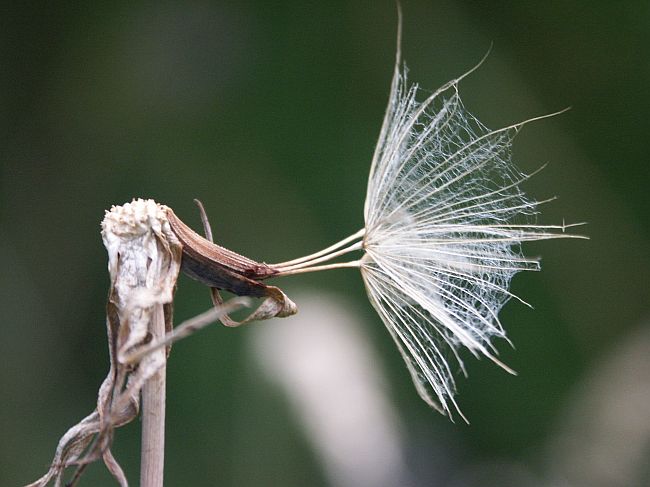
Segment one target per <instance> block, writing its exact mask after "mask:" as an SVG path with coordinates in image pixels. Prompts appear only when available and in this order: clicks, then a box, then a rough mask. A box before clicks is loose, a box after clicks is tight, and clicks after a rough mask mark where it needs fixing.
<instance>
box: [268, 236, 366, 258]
mask: <svg viewBox="0 0 650 487" xmlns="http://www.w3.org/2000/svg"><path fill="white" fill-rule="evenodd" d="M365 232H366V230H365V228H362V229H361V230H359V231H358V232H356V233H354V234H352V235H350V236H349V237H347V238H344V239H343V240H341V241H340V242H336V243H335V244H334V245H330V246H329V247H327V248H325V249H323V250H320V251H318V252H315V253H313V254H310V255H306V256H304V257H300V258H299V259H293V260H288V261H286V262H280V263H279V264H271V267H287V266H292V265H295V264H300V263H301V262H305V261H308V260H312V259H315V258H317V257H320V256H321V255H325V254H328V253H330V252H332V251H334V250H336V249H338V248H340V247H343V246H344V245H346V244H348V243H350V242H352V241H354V240H356V239H358V238H361V237H363V235H364V234H365Z"/></svg>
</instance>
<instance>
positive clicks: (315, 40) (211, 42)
mask: <svg viewBox="0 0 650 487" xmlns="http://www.w3.org/2000/svg"><path fill="white" fill-rule="evenodd" d="M403 10H404V40H403V52H404V58H405V60H406V62H407V64H408V66H409V68H410V77H411V79H412V80H416V81H417V82H418V83H420V85H421V86H423V87H424V88H426V89H428V90H433V89H434V88H436V87H437V86H439V85H440V84H442V83H443V82H445V81H447V80H448V79H450V78H452V77H455V76H457V75H459V74H461V73H463V72H464V71H466V70H467V69H468V68H469V67H471V66H473V65H474V64H475V63H476V62H477V61H478V60H479V59H480V58H481V57H482V56H483V54H484V53H485V52H486V51H487V50H488V48H489V46H490V44H491V43H494V47H493V50H492V53H491V54H490V56H489V58H488V60H487V62H486V63H485V64H484V65H483V66H481V68H480V69H479V70H478V71H477V72H476V73H474V74H473V75H472V76H470V77H469V78H468V79H466V80H465V81H463V83H462V85H461V95H462V96H463V99H464V102H465V104H466V106H467V107H468V108H469V109H470V111H472V112H473V113H474V114H475V115H477V116H478V117H479V119H480V120H481V121H483V122H484V123H485V124H486V125H488V126H490V127H498V126H502V125H505V124H509V123H511V122H513V121H519V120H522V119H525V118H529V117H531V116H536V115H540V114H545V113H549V112H552V111H556V110H558V109H562V108H565V107H567V106H571V107H572V110H571V111H569V112H568V113H565V114H563V115H561V116H559V117H555V118H551V119H547V120H544V121H541V122H538V123H535V124H532V125H530V126H527V127H526V129H525V130H524V131H523V132H522V133H521V134H520V135H519V136H518V138H517V140H516V141H515V148H514V158H515V160H516V162H517V164H518V165H519V167H520V168H521V169H522V170H524V171H528V172H530V171H532V170H534V169H536V168H537V167H539V166H540V165H542V164H543V163H546V162H549V166H548V167H547V168H546V169H545V170H544V171H542V172H541V173H540V174H539V175H537V176H536V177H535V178H534V179H532V180H531V181H530V182H527V183H526V185H525V189H526V190H527V192H528V194H529V195H532V196H534V197H535V198H538V199H544V198H546V197H550V196H554V195H558V196H559V199H558V200H557V201H555V202H552V203H550V204H547V205H545V206H544V207H543V216H542V218H541V220H542V221H543V222H544V223H559V222H561V221H562V220H563V219H566V221H567V222H575V221H586V222H588V223H589V225H588V226H587V227H585V228H584V230H583V231H584V233H586V234H588V235H589V236H590V237H591V240H589V241H554V242H542V243H539V244H533V245H529V246H528V247H527V249H526V250H527V253H528V254H529V255H533V256H534V255H543V271H542V272H541V273H529V274H526V275H519V276H517V277H516V278H515V280H514V283H513V288H514V292H515V293H517V294H518V295H520V296H522V297H523V298H524V299H526V300H527V301H529V302H530V303H532V304H533V305H534V306H535V308H536V309H535V310H534V311H533V310H530V309H527V308H526V307H524V306H523V305H521V304H518V303H516V302H511V303H510V304H508V306H506V308H505V309H504V310H503V312H502V314H501V317H502V322H503V323H504V324H505V326H506V328H507V330H508V333H509V336H510V338H511V339H512V341H513V343H514V344H515V346H516V350H512V349H510V348H509V346H508V345H507V344H506V343H502V344H500V350H501V351H502V358H503V360H504V361H505V362H506V363H508V364H509V365H510V366H512V367H513V368H514V369H516V370H517V371H518V372H519V376H518V377H512V376H509V375H508V374H505V373H504V372H503V371H501V370H499V369H498V368H496V367H495V366H493V365H492V364H491V363H487V362H486V361H482V362H479V361H476V360H474V359H472V358H470V357H468V359H467V365H468V369H469V378H468V379H467V380H465V379H463V378H459V381H458V382H459V389H460V392H459V396H458V401H459V404H460V405H461V407H462V409H463V411H464V413H465V415H466V416H467V417H468V418H469V419H470V421H471V425H469V426H468V425H465V424H463V423H455V424H454V423H451V422H449V421H448V420H447V419H446V418H444V417H442V416H440V415H438V414H437V413H435V412H433V411H431V410H429V409H428V408H427V406H426V405H425V404H424V403H423V402H422V401H421V400H420V399H419V398H418V397H417V394H416V393H415V390H414V388H413V386H412V384H411V381H410V378H409V377H408V374H407V372H406V370H405V367H404V366H403V363H402V360H401V358H400V356H399V354H398V353H397V351H396V349H395V347H394V345H393V343H392V341H391V338H390V336H389V335H388V333H386V331H385V329H384V328H383V325H382V323H381V321H380V319H379V318H378V316H377V315H376V314H375V313H374V311H373V310H372V308H371V307H370V305H369V304H368V301H367V299H366V297H365V292H364V289H363V285H362V281H361V279H360V278H359V275H358V273H357V272H353V271H351V270H350V271H348V270H341V271H337V272H332V273H324V274H316V275H313V276H311V275H310V276H304V277H302V276H300V277H292V278H286V279H284V280H282V281H278V282H277V283H278V285H280V286H282V287H283V289H286V291H287V292H288V294H289V295H290V296H291V295H292V293H294V294H295V293H296V291H299V294H298V295H301V294H300V293H302V295H309V296H311V298H310V299H309V300H308V302H309V303H314V302H316V303H317V302H318V296H319V295H321V294H322V295H327V296H329V298H328V299H333V300H334V302H335V301H336V299H339V298H340V299H342V300H343V301H342V302H341V310H349V312H350V313H352V314H353V315H354V316H355V317H356V320H357V321H360V322H361V325H360V328H359V330H360V333H362V334H363V336H365V337H367V339H368V341H369V343H370V346H371V347H372V350H373V353H374V354H375V355H374V356H375V357H379V359H377V360H376V363H373V368H374V369H375V370H376V371H379V372H378V373H380V374H381V377H383V380H384V381H385V384H386V387H385V394H386V396H385V399H386V401H387V402H388V404H390V405H391V407H392V411H393V412H394V414H393V416H392V419H391V421H393V422H394V424H398V425H399V434H398V436H399V441H398V442H397V444H399V445H400V451H399V452H398V456H399V457H400V458H402V460H403V470H402V471H400V472H399V474H396V476H395V478H399V479H400V480H395V481H394V482H396V483H398V484H399V485H410V486H425V485H427V486H428V485H444V486H454V487H457V486H465V485H467V486H473V485H481V486H490V485H494V486H508V485H512V486H527V485H531V486H542V485H543V486H547V485H548V486H550V485H562V486H583V485H584V486H619V485H620V486H643V485H650V467H648V465H650V313H649V311H650V306H649V301H648V294H649V293H648V284H649V283H650V278H649V277H648V271H649V270H650V265H649V261H650V245H649V239H650V218H648V214H649V210H650V205H649V198H648V187H650V169H649V168H650V164H648V155H647V153H648V150H647V148H648V127H649V124H648V119H647V118H648V117H647V115H648V113H650V89H649V88H648V87H649V85H650V49H649V48H650V44H649V43H648V39H650V4H649V3H648V2H578V1H569V2H537V3H532V2H516V1H505V2H453V1H451V0H449V1H440V2H425V1H417V0H414V1H410V0H404V2H403ZM0 23H1V26H2V27H1V28H0V35H1V36H2V37H1V39H2V41H1V44H0V49H1V56H2V62H1V65H0V66H1V68H0V83H1V85H0V88H1V89H0V97H1V98H0V99H1V105H0V107H1V109H0V117H1V118H0V120H2V124H3V130H2V139H1V140H2V142H1V144H0V150H1V154H0V160H1V161H2V166H1V167H2V173H1V179H0V198H1V202H2V203H1V207H0V218H1V220H0V222H1V227H0V228H1V230H0V249H1V251H0V266H1V269H2V271H1V272H0V310H2V311H1V316H2V320H1V321H2V326H1V328H0V357H1V359H2V367H0V435H1V437H2V441H0V485H7V486H9V485H21V484H24V483H27V482H29V481H32V480H35V479H36V478H37V477H39V476H40V475H42V474H43V473H44V472H45V470H46V468H47V465H48V464H49V462H50V460H51V458H52V456H53V454H54V449H55V447H56V444H57V442H58V439H59V437H60V436H61V435H62V434H63V433H64V432H65V431H66V430H67V429H68V428H69V427H70V426H72V425H73V424H75V423H76V422H77V421H78V420H80V419H81V418H82V417H84V416H85V415H86V414H87V413H89V412H90V411H91V410H92V409H93V407H94V402H95V398H96V392H97V388H98V386H99V384H100V383H101V381H102V379H103V378H104V376H105V374H106V371H107V369H108V357H107V346H106V337H105V328H104V304H105V296H106V293H107V289H108V277H107V271H106V260H107V258H106V254H105V250H104V248H103V246H102V242H101V239H100V235H99V223H100V221H101V219H102V217H103V212H104V210H105V209H108V208H110V206H111V205H113V204H121V203H124V202H126V201H129V200H130V199H131V198H132V197H150V198H154V199H156V200H157V201H159V202H162V203H165V204H167V205H169V206H171V207H172V208H174V210H175V211H176V213H177V214H178V215H180V216H181V217H182V218H183V219H184V220H185V221H186V222H188V223H189V224H191V225H193V226H194V227H195V228H199V226H200V221H199V218H198V213H197V211H196V209H195V207H194V205H193V203H192V198H200V199H202V200H203V202H204V204H205V206H206V208H207V211H208V214H209V215H210V216H211V221H212V225H213V230H214V232H215V237H216V239H217V241H218V242H219V243H221V244H223V245H225V246H226V247H228V248H231V249H233V250H236V251H238V252H240V253H243V254H244V255H248V256H250V257H252V258H256V259H259V260H265V261H267V262H277V261H282V260H288V259H292V258H295V257H298V256H300V255H304V254H305V253H309V252H311V251H315V250H318V249H320V248H322V247H324V246H325V245H328V244H329V243H331V242H333V241H336V240H339V239H340V238H343V237H345V236H347V235H348V234H350V233H352V232H353V231H356V230H357V229H358V228H360V227H361V226H362V208H363V201H364V197H365V185H366V177H367V173H368V169H369V161H370V158H371V156H372V151H373V148H374V143H375V141H376V138H377V135H378V131H379V128H380V124H381V120H382V117H383V112H384V108H385V104H386V100H387V95H388V89H389V83H390V78H391V74H392V69H393V59H394V43H395V30H396V12H395V5H394V3H393V2H391V1H385V2H384V1H381V2H374V1H359V2H353V3H352V2H350V3H348V2H304V1H299V2H297V1H294V2H283V3H277V4H276V3H275V2H263V1H242V2H200V1H199V2H174V1H165V2H159V3H154V2H152V3H150V2H110V3H108V2H107V3H87V4H81V3H72V2H70V3H63V2H61V3H59V2H47V3H46V2H42V3H39V2H24V3H23V2H13V3H9V4H8V5H7V4H5V5H4V6H3V8H2V15H1V16H0ZM314 296H315V298H314ZM296 300H297V304H298V305H299V306H301V301H300V299H298V298H296ZM328 303H330V301H328ZM208 306H209V299H208V294H207V291H206V290H205V289H203V288H202V287H201V286H199V285H197V284H196V283H194V282H192V281H190V280H188V279H186V278H182V279H181V281H180V286H179V291H178V295H177V300H176V321H177V322H180V321H181V320H183V319H185V318H188V317H191V316H193V315H194V314H197V313H198V312H201V311H203V310H205V309H207V307H208ZM341 310H337V313H338V312H341ZM302 311H304V313H305V314H306V315H307V314H308V313H309V312H310V310H309V309H306V310H305V309H304V308H302ZM326 314H327V313H326ZM292 319H295V320H298V319H300V315H299V316H298V317H296V318H292ZM276 325H277V326H281V325H280V324H279V321H277V320H274V321H270V322H264V323H261V324H254V325H251V326H247V327H244V328H241V329H235V330H230V329H224V328H220V327H216V326H215V327H210V328H208V329H207V330H204V331H203V332H202V333H201V334H200V335H198V336H194V337H191V338H189V339H187V340H186V341H185V342H182V343H180V344H178V345H177V346H176V347H175V348H174V350H173V353H172V356H171V359H170V362H169V369H168V410H167V425H168V431H167V449H166V455H167V464H166V485H197V486H201V485H206V486H207V485H210V486H258V485H265V486H276V485H278V486H279V485H282V486H304V485H315V486H316V485H363V484H362V482H361V480H359V482H358V483H353V482H352V481H349V480H347V481H342V480H340V479H339V480H336V475H335V474H333V473H332V465H331V464H328V462H327V461H324V460H323V458H322V455H321V454H320V453H319V449H318V446H317V444H318V439H317V438H316V439H314V437H313V435H312V436H310V435H308V434H306V433H305V430H306V428H307V429H308V426H307V427H306V425H305V422H304V421H302V420H299V419H298V418H300V417H303V416H301V415H300V413H299V412H297V411H296V407H295V404H294V403H293V402H292V400H291V398H290V397H287V391H286V390H285V389H282V388H281V387H277V386H276V385H275V384H277V383H276V382H273V381H269V380H268V377H267V376H268V374H264V373H263V371H262V369H263V368H264V367H263V365H262V366H260V364H259V362H258V361H257V357H256V354H255V353H253V352H252V350H254V348H252V347H251V346H250V342H251V340H255V338H254V335H255V334H256V333H257V331H259V329H260V327H264V328H265V331H268V330H267V329H272V328H273V327H274V326H276ZM301 326H304V327H309V323H308V322H304V323H303V324H302V325H301ZM287 346H288V347H291V344H290V343H288V344H287ZM336 365H337V363H334V361H333V363H332V368H335V367H336ZM342 387H343V386H342ZM326 400H328V401H331V404H330V405H329V406H328V407H329V409H330V410H331V411H332V414H335V415H336V412H337V411H347V409H348V406H349V405H346V404H344V403H337V402H336V401H335V400H334V399H333V398H331V397H325V395H324V397H323V401H326ZM307 416H308V415H307ZM350 434H352V433H350ZM333 441H334V442H336V441H337V439H336V438H334V439H333ZM114 453H115V456H116V457H117V459H118V461H120V462H121V463H122V465H123V467H124V468H125V470H126V472H127V476H128V477H129V479H130V480H131V483H132V485H137V478H138V464H139V421H135V422H133V423H132V424H130V425H128V426H126V427H125V428H123V429H121V430H120V431H119V432H118V434H117V437H116V440H115V444H114ZM366 453H367V455H372V452H370V451H368V452H364V451H360V452H357V453H353V455H356V454H358V455H360V457H359V458H361V456H363V455H364V454H366ZM346 482H347V483H346ZM387 483H388V480H387ZM81 485H95V486H109V485H115V483H114V481H113V480H112V479H111V478H110V477H109V475H108V474H107V473H106V471H105V469H104V467H103V465H99V464H97V465H93V466H92V468H90V469H89V471H88V473H87V477H86V478H84V481H82V484H81Z"/></svg>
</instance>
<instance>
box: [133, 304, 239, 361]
mask: <svg viewBox="0 0 650 487" xmlns="http://www.w3.org/2000/svg"><path fill="white" fill-rule="evenodd" d="M249 305H250V299H248V298H246V297H237V298H233V299H230V300H228V302H227V303H224V304H222V305H220V306H215V307H214V308H211V309H209V310H208V311H206V312H204V313H201V314H200V315H197V316H194V317H193V318H190V319H189V320H187V321H184V322H183V323H181V324H180V325H178V326H175V327H174V329H173V330H172V331H170V332H169V333H167V334H166V335H163V336H161V337H158V338H157V339H154V340H152V341H151V342H149V343H148V344H147V345H144V346H142V347H140V348H138V349H137V350H135V351H134V352H131V353H130V354H129V355H125V356H123V357H120V361H121V362H123V363H125V364H133V363H137V362H139V361H140V360H142V358H143V357H145V356H146V355H149V354H150V353H152V352H155V351H156V350H160V349H161V348H163V347H166V346H167V345H171V344H172V343H174V342H176V341H178V340H181V339H182V338H185V337H187V336H189V335H191V334H193V333H194V332H196V331H198V330H200V329H201V328H204V327H206V326H208V325H209V324H211V323H214V322H215V321H218V320H219V319H221V318H222V317H223V316H224V315H227V314H228V313H232V312H234V311H237V310H238V309H241V308H242V307H244V306H249Z"/></svg>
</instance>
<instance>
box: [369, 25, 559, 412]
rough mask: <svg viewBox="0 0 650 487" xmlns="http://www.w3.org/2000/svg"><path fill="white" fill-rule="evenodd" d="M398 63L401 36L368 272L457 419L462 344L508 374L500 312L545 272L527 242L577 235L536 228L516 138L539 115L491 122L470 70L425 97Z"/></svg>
mask: <svg viewBox="0 0 650 487" xmlns="http://www.w3.org/2000/svg"><path fill="white" fill-rule="evenodd" d="M400 64H401V62H400V53H399V35H398V53H397V56H396V64H395V71H394V75H393V81H392V85H391V92H390V98H389V101H388V108H387V110H386V115H385V118H384V122H383V126H382V129H381V133H380V136H379V141H378V143H377V148H376V150H375V154H374V157H373V161H372V166H371V169H370V178H369V182H368V193H367V197H366V203H365V210H364V213H365V222H366V232H365V236H364V244H363V247H364V249H365V250H366V255H365V256H364V258H363V259H362V261H361V272H362V275H363V279H364V281H365V284H366V288H367V290H368V295H369V297H370V300H371V302H372V304H373V306H374V307H375V309H376V310H377V312H378V313H379V315H380V316H381V318H382V320H383V322H384V323H385V325H386V327H387V328H388V331H389V332H390V333H391V335H392V336H393V338H394V339H395V342H396V343H397V346H398V347H399V349H400V351H401V353H402V355H403V356H404V359H405V361H406V364H407V366H408V368H409V370H410V372H411V375H412V377H413V380H414V382H415V385H416V387H417V390H418V392H419V394H420V396H421V397H422V398H423V399H424V400H425V401H426V402H427V403H428V404H430V405H431V406H432V407H434V408H436V409H437V410H439V411H440V412H442V413H443V414H450V413H451V410H450V404H453V406H454V408H455V409H456V410H458V406H457V405H456V403H455V401H454V397H453V396H454V394H455V383H454V378H453V375H454V372H455V370H454V369H456V368H459V369H460V370H462V371H463V372H464V368H463V362H462V360H461V359H460V357H459V354H458V352H459V350H460V349H461V348H462V347H466V348H467V349H469V351H470V352H471V353H472V354H473V355H475V356H477V357H479V356H481V355H484V356H487V357H489V358H490V359H492V360H494V361H495V362H497V363H498V364H499V365H501V366H503V367H504V368H506V369H507V367H505V366H504V365H503V364H501V363H500V362H499V361H498V360H497V359H496V358H495V354H496V351H495V349H494V347H493V345H492V343H491V339H492V337H499V338H505V332H504V330H503V328H502V327H501V324H500V322H499V319H498V313H499V311H500V309H501V308H502V307H503V305H504V304H505V303H506V302H507V301H508V299H509V298H510V297H513V295H512V294H511V293H510V292H509V291H508V286H509V283H510V280H511V279H512V277H513V275H514V274H515V273H517V272H518V271H520V270H538V269H539V262H538V261H537V260H531V259H527V258H525V257H524V256H523V255H522V253H521V251H520V244H521V242H523V241H527V240H541V239H548V238H558V237H570V236H571V235H567V234H564V233H554V232H557V231H561V232H563V231H564V229H565V227H566V226H565V225H561V226H555V225H550V226H541V225H536V224H535V221H534V215H535V214H536V206H537V204H538V203H537V202H535V201H533V200H530V199H528V198H526V197H525V195H524V194H523V193H522V191H521V190H520V188H519V185H520V184H521V183H522V182H523V181H525V180H526V179H527V178H528V177H530V176H529V175H525V174H523V173H521V172H520V171H519V170H517V168H516V167H515V166H514V165H513V164H512V161H511V154H510V153H511V143H512V140H513V137H514V136H515V135H516V133H517V132H518V130H519V129H520V128H521V127H522V126H523V125H524V124H525V123H527V122H529V121H531V120H528V121H526V122H523V123H519V124H516V125H512V126H509V127H505V128H502V129H498V130H490V129H488V128H487V127H485V126H484V125H483V124H482V123H481V122H479V121H478V120H477V119H476V118H475V117H474V116H473V115H472V114H471V113H469V112H468V111H467V110H466V109H465V107H464V106H463V103H462V102H461V99H460V97H459V93H458V84H459V82H460V81H461V79H462V78H463V77H464V76H467V74H469V72H468V73H466V74H465V75H463V76H461V77H460V78H457V79H454V80H452V81H450V82H448V83H447V84H445V85H444V86H442V87H441V88H440V89H438V90H437V91H435V92H434V93H433V94H431V95H429V96H428V97H427V98H426V99H425V100H424V101H422V102H419V101H417V99H416V96H417V95H418V86H417V85H410V86H409V84H408V83H407V79H406V70H405V69H401V67H400ZM470 72H471V71H470ZM533 120H535V119H533ZM449 358H452V362H451V363H450V362H449V361H448V359H449ZM458 412H459V414H461V416H462V413H460V411H459V410H458ZM450 415H451V414H450Z"/></svg>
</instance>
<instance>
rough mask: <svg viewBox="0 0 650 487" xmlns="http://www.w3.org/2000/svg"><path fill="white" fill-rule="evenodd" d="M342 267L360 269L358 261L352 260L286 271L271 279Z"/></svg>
mask: <svg viewBox="0 0 650 487" xmlns="http://www.w3.org/2000/svg"><path fill="white" fill-rule="evenodd" d="M344 267H361V261H360V260H353V261H351V262H340V263H338V264H327V265H317V266H314V267H303V268H301V269H293V270H288V271H282V272H280V273H278V274H275V275H274V276H273V277H282V276H291V275H293V274H304V273H306V272H318V271H327V270H330V269H342V268H344Z"/></svg>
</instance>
